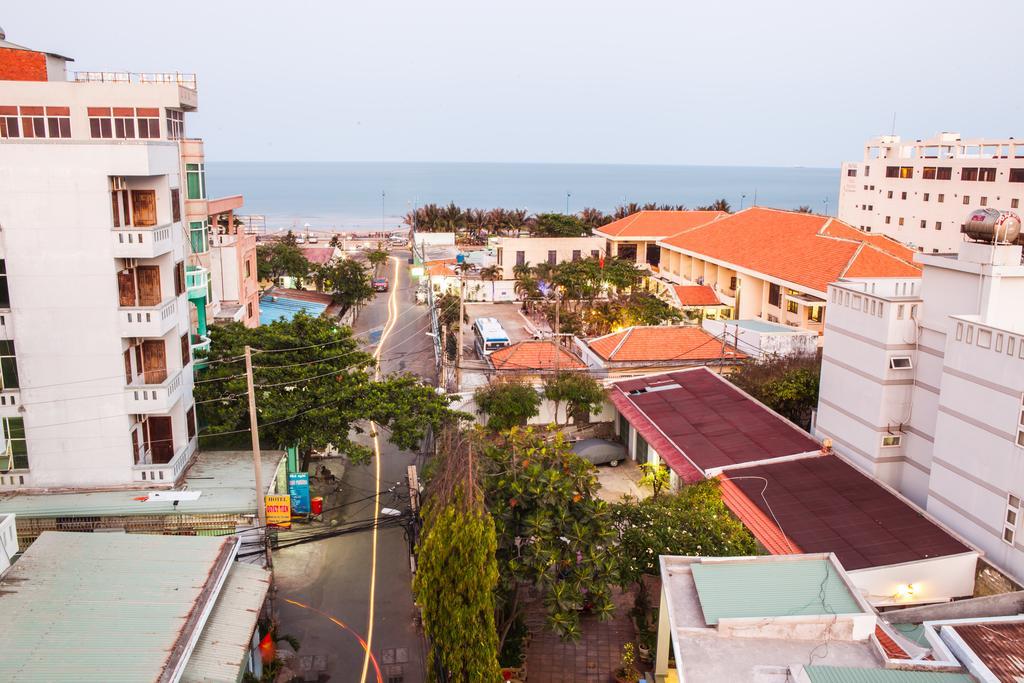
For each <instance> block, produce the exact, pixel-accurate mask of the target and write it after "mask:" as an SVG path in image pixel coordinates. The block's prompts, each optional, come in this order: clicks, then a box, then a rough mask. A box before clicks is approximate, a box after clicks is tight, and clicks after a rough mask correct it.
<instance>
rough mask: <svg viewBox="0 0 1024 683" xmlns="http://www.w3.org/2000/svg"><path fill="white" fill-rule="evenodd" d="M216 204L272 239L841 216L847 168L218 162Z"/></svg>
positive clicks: (211, 169)
mask: <svg viewBox="0 0 1024 683" xmlns="http://www.w3.org/2000/svg"><path fill="white" fill-rule="evenodd" d="M206 177H207V187H208V188H209V193H210V196H211V197H219V196H225V195H232V194H241V195H244V196H245V206H244V207H243V209H242V210H241V213H244V214H259V215H263V216H266V222H267V227H268V230H269V231H274V230H276V229H278V228H289V227H295V228H302V227H303V225H304V224H306V223H309V225H310V229H311V230H359V231H364V230H380V229H382V228H383V229H392V228H395V227H398V226H399V225H401V223H402V218H403V217H404V216H405V214H406V213H408V212H409V211H410V210H411V209H412V207H413V206H415V205H423V204H429V203H431V202H433V203H437V204H447V203H448V202H455V203H456V204H458V205H460V206H462V207H464V208H478V209H489V208H495V207H503V208H508V209H517V208H520V209H527V210H528V211H530V212H531V213H542V212H546V211H565V210H566V208H567V207H568V210H569V211H570V212H576V211H579V210H580V209H583V208H584V207H594V208H597V209H601V210H602V211H606V212H610V211H611V210H613V209H614V208H615V206H617V205H619V204H623V203H625V202H636V203H638V204H644V203H647V202H657V203H659V204H685V205H686V206H688V207H691V208H692V207H696V206H698V205H700V204H710V203H711V202H713V201H714V200H716V199H718V198H725V199H726V200H727V201H728V202H729V203H730V204H731V205H732V207H733V210H737V209H739V208H741V206H750V205H751V204H753V203H754V202H755V198H756V203H757V204H759V205H761V206H773V207H778V208H785V209H795V208H796V207H798V206H800V205H808V206H810V207H811V208H812V210H814V211H815V212H816V213H834V212H835V209H836V202H837V197H838V191H839V169H838V168H803V167H792V168H770V167H747V166H654V165H639V164H637V165H630V164H489V163H488V164H484V163H391V162H380V163H374V162H252V163H250V162H223V161H222V162H217V161H210V162H208V163H207V164H206Z"/></svg>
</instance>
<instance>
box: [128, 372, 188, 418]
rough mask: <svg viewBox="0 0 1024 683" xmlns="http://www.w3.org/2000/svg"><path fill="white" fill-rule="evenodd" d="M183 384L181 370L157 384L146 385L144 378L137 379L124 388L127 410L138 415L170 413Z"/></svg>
mask: <svg viewBox="0 0 1024 683" xmlns="http://www.w3.org/2000/svg"><path fill="white" fill-rule="evenodd" d="M183 384H184V381H183V379H182V371H181V370H178V371H177V372H175V373H174V374H173V375H171V376H170V377H168V378H167V379H165V380H164V381H163V382H160V383H159V384H146V382H145V379H144V378H139V379H138V380H136V381H135V382H132V383H131V384H129V385H128V386H127V387H125V394H124V395H125V405H126V407H127V410H128V412H129V413H135V414H138V415H150V414H155V413H167V412H170V410H171V407H173V406H174V403H175V402H176V401H177V400H178V399H179V398H180V397H181V393H182V385H183Z"/></svg>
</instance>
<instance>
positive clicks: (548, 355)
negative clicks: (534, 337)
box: [488, 341, 587, 370]
mask: <svg viewBox="0 0 1024 683" xmlns="http://www.w3.org/2000/svg"><path fill="white" fill-rule="evenodd" d="M555 353H556V349H555V345H554V343H553V342H549V341H521V342H519V343H518V344H512V345H511V346H506V347H505V348H503V349H499V350H497V351H495V352H494V353H492V354H491V355H490V356H488V358H489V359H490V361H491V365H493V366H494V367H495V369H497V370H554V369H555ZM557 353H558V354H559V357H558V368H559V369H560V370H583V369H585V368H586V367H587V366H586V365H585V364H584V363H583V361H581V360H580V359H579V358H577V357H576V356H574V355H573V354H571V353H569V352H568V351H566V350H565V349H558V351H557Z"/></svg>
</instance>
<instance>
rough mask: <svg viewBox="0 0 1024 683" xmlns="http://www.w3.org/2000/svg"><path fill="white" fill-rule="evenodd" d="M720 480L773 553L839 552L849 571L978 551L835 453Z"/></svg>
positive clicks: (744, 471)
mask: <svg viewBox="0 0 1024 683" xmlns="http://www.w3.org/2000/svg"><path fill="white" fill-rule="evenodd" d="M721 479H722V497H723V499H724V500H725V502H726V504H727V505H728V506H729V508H730V509H731V510H733V512H734V513H735V514H736V515H737V516H738V517H739V518H740V520H741V521H743V522H744V524H745V525H746V526H747V527H748V528H749V529H750V531H751V533H753V534H754V536H755V537H757V539H758V540H759V541H761V543H762V544H763V545H765V546H766V547H768V548H769V550H771V551H772V552H790V553H792V552H834V553H835V554H836V555H837V556H838V557H839V560H840V562H841V563H842V565H843V567H845V568H846V569H847V570H848V571H854V570H857V569H865V568H868V567H882V566H887V565H893V564H900V563H904V562H915V561H919V560H924V559H928V558H934V557H945V556H949V555H958V554H960V553H967V552H971V549H970V548H968V547H967V546H966V545H965V544H964V543H963V542H961V541H960V540H959V539H957V538H955V537H954V536H952V535H951V534H950V533H949V532H948V531H946V530H944V529H942V528H941V527H940V526H938V525H937V524H936V523H935V522H933V521H931V520H930V519H928V518H927V517H925V516H924V514H923V513H922V512H921V511H920V510H918V509H916V508H914V507H913V506H911V505H910V503H908V502H906V501H904V500H903V499H901V498H900V497H898V496H897V495H895V494H893V493H892V492H890V491H889V490H888V489H886V488H884V487H883V486H881V485H880V484H878V483H877V482H875V481H874V480H873V479H871V478H870V477H868V476H867V475H865V474H862V473H861V472H860V471H859V470H858V469H857V468H855V467H853V466H852V465H850V464H848V463H846V462H845V461H843V460H841V459H840V458H838V457H837V456H834V455H830V456H823V457H809V458H803V459H799V460H791V461H784V462H776V463H770V464H765V465H754V466H750V467H745V468H743V469H742V471H738V472H736V473H735V475H734V474H733V473H732V472H727V473H724V474H723V475H722V477H721ZM758 513H760V514H758Z"/></svg>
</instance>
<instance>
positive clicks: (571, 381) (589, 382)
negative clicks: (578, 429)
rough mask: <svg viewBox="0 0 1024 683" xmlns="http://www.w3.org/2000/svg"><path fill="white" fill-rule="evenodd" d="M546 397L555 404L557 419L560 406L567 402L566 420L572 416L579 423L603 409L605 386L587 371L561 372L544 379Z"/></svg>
mask: <svg viewBox="0 0 1024 683" xmlns="http://www.w3.org/2000/svg"><path fill="white" fill-rule="evenodd" d="M544 397H545V398H546V399H548V400H549V401H552V402H553V403H554V404H555V421H556V422H558V414H559V408H560V407H561V405H562V403H563V402H564V403H565V418H566V420H565V421H566V422H568V421H569V417H570V416H572V418H573V420H574V422H576V423H577V424H579V423H585V422H589V421H590V415H591V413H595V412H597V411H598V410H600V409H601V405H602V404H603V403H604V388H603V387H602V386H601V383H600V382H598V381H597V380H596V379H594V378H593V377H591V376H590V375H589V374H587V373H585V372H559V373H558V374H556V375H550V376H548V377H547V378H546V379H545V381H544Z"/></svg>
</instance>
